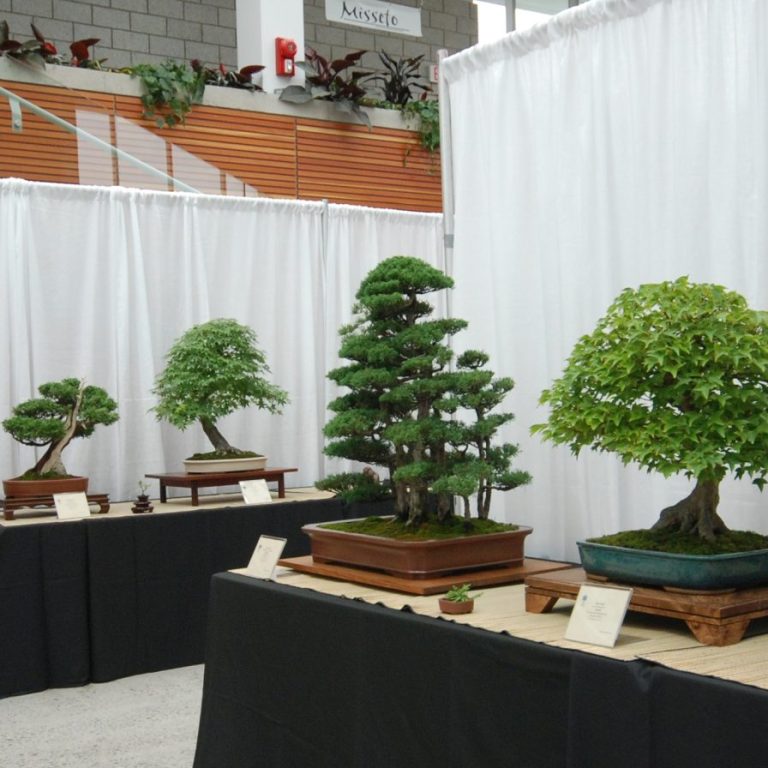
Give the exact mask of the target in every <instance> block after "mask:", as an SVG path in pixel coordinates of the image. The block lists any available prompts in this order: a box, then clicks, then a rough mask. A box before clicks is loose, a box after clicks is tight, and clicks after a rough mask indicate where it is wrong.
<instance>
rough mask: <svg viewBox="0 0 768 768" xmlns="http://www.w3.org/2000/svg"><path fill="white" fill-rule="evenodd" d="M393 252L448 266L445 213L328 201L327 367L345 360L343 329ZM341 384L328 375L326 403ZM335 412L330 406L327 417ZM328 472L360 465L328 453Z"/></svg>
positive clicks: (439, 309)
mask: <svg viewBox="0 0 768 768" xmlns="http://www.w3.org/2000/svg"><path fill="white" fill-rule="evenodd" d="M390 256H414V257H417V258H420V259H423V260H424V261H426V262H427V263H429V264H431V265H432V266H434V267H436V268H437V269H439V270H441V271H446V266H445V251H444V248H443V217H442V215H441V214H435V213H409V212H407V211H393V210H382V209H379V208H365V207H361V206H351V205H329V206H328V215H327V249H326V253H325V265H326V273H327V276H328V279H327V285H326V289H327V295H326V302H325V303H326V308H327V311H326V320H327V326H326V328H325V340H326V343H325V349H326V355H325V361H324V363H325V370H326V371H330V370H332V369H334V368H338V367H339V366H341V365H345V364H346V361H344V360H341V359H340V358H339V354H338V352H339V343H340V337H339V329H340V328H341V327H342V326H343V325H346V324H347V323H349V322H350V321H351V320H352V318H353V314H352V307H353V305H354V303H355V294H356V293H357V289H358V288H359V286H360V282H361V281H362V280H363V278H364V277H365V276H366V275H367V274H368V272H370V271H371V270H372V269H373V268H374V267H375V266H376V265H377V264H378V263H379V262H381V261H383V260H384V259H387V258H389V257H390ZM433 302H434V304H435V316H438V317H442V316H445V313H446V304H447V297H446V295H445V292H442V293H441V294H439V295H436V296H434V297H433ZM340 392H341V390H340V389H339V388H338V387H337V386H336V385H335V384H334V383H333V382H331V381H328V380H327V379H326V380H325V388H324V394H323V403H324V404H327V403H329V402H331V400H333V399H334V398H336V397H338V396H339V394H340ZM332 415H333V414H332V413H331V412H330V411H326V412H325V420H326V421H327V419H328V418H330V417H331V416H332ZM323 467H324V472H323V474H324V475H327V474H331V473H334V472H343V471H354V470H356V469H359V468H360V467H359V466H358V465H357V464H355V463H353V462H347V461H342V460H340V459H329V458H327V457H325V458H324V465H323Z"/></svg>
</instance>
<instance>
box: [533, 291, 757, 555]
mask: <svg viewBox="0 0 768 768" xmlns="http://www.w3.org/2000/svg"><path fill="white" fill-rule="evenodd" d="M541 402H542V403H544V404H547V405H549V407H550V414H549V419H548V420H547V422H546V423H543V424H537V425H535V426H534V427H533V431H534V432H539V433H540V434H541V435H542V436H543V437H544V438H545V439H546V440H551V441H552V442H554V443H558V444H564V445H568V446H570V448H571V450H572V451H573V453H575V454H578V453H579V451H580V450H581V449H582V448H584V447H591V448H594V449H595V450H598V451H609V452H612V453H616V454H617V455H618V456H619V457H620V458H621V460H622V461H623V462H624V463H625V464H628V463H630V462H634V463H636V464H638V465H639V466H641V467H643V468H644V469H646V470H648V471H649V472H651V471H654V472H660V473H661V474H662V475H664V476H665V477H668V476H670V475H673V474H676V473H683V474H684V475H685V476H686V477H689V478H692V479H694V480H695V481H696V485H695V487H694V489H693V491H692V492H691V494H690V495H689V496H687V497H686V498H685V499H683V500H681V501H679V502H678V503H676V504H674V505H672V506H670V507H668V508H666V509H664V510H662V512H661V514H660V517H659V519H658V521H657V522H656V523H655V524H654V526H653V529H655V530H657V531H660V530H663V529H668V530H669V531H670V532H674V531H676V532H679V533H681V534H694V535H695V536H698V537H700V538H702V539H704V540H706V541H709V542H714V541H715V540H716V538H717V537H718V535H720V534H723V533H726V532H727V530H728V528H727V526H726V524H725V523H724V522H723V520H722V519H721V517H720V516H719V514H718V512H717V507H718V502H719V487H720V482H721V481H722V479H723V478H724V477H725V475H726V474H727V473H728V472H733V473H734V475H735V476H736V477H737V478H741V477H744V476H748V477H751V478H752V482H753V483H754V484H755V485H757V486H758V487H759V488H760V489H762V487H763V485H764V484H765V482H766V473H768V421H766V418H765V414H766V411H767V410H768V314H767V313H764V312H757V311H754V310H752V309H750V308H749V307H748V306H747V302H746V300H745V299H744V298H743V297H742V296H741V295H739V294H738V293H735V292H733V291H729V290H727V289H726V288H724V287H723V286H720V285H711V284H706V283H691V282H689V281H688V279H687V278H686V277H681V278H679V279H677V280H675V281H670V282H663V283H653V284H647V285H641V286H640V287H639V288H637V289H631V288H627V289H626V290H624V291H623V292H622V293H621V294H620V295H619V296H618V298H617V299H616V300H615V301H614V302H613V304H611V306H610V307H609V308H608V311H607V313H606V315H605V316H604V317H603V318H602V319H601V320H599V321H598V323H597V327H596V328H595V330H594V331H593V333H591V334H590V335H587V336H584V337H582V338H581V339H580V340H579V341H578V342H577V344H576V346H575V347H574V349H573V352H572V353H571V356H570V357H569V359H568V363H567V365H566V368H565V370H564V372H563V375H562V376H561V377H560V378H559V379H557V380H556V381H555V382H554V383H553V384H552V386H551V387H549V389H547V390H545V391H544V392H543V394H542V396H541Z"/></svg>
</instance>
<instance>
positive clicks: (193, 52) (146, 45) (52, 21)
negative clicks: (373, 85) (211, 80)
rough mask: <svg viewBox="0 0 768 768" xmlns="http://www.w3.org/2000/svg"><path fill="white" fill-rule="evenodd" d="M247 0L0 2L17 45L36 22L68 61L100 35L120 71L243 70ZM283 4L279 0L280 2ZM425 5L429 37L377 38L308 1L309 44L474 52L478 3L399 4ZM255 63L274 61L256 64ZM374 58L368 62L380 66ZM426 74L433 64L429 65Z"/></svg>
mask: <svg viewBox="0 0 768 768" xmlns="http://www.w3.org/2000/svg"><path fill="white" fill-rule="evenodd" d="M236 1H239V2H248V0H0V20H2V19H5V20H6V21H7V22H8V24H9V26H10V29H11V36H12V37H13V38H14V39H16V40H21V41H23V40H28V39H30V38H31V37H32V31H31V29H30V26H29V25H30V23H34V24H35V25H36V26H37V27H38V28H39V29H40V31H41V32H42V33H43V34H44V35H45V36H46V38H47V39H49V40H51V41H52V42H53V43H54V44H55V45H56V47H57V48H58V50H59V53H60V54H61V55H62V56H64V57H66V58H68V57H69V44H70V43H71V42H72V41H74V40H80V39H84V38H88V37H98V38H99V39H100V42H99V43H98V45H96V47H95V49H94V53H95V57H96V58H98V59H106V61H105V63H104V65H105V66H106V67H111V68H115V69H118V68H120V67H127V66H131V65H133V64H140V63H145V62H146V63H155V62H161V61H165V60H166V59H168V58H171V59H175V60H177V61H189V60H190V59H195V58H196V59H200V60H201V61H203V62H205V63H207V64H209V65H216V64H218V63H219V62H221V63H223V64H224V65H226V66H227V67H230V68H234V67H235V66H236V65H237V47H236V45H237V44H236V32H235V29H236V8H235V3H236ZM274 2H280V0H274ZM397 4H398V5H408V6H411V7H416V6H420V7H421V8H422V14H421V24H422V37H421V38H415V37H405V36H402V35H393V34H388V33H378V32H376V33H373V32H369V31H368V30H366V29H364V28H361V27H352V26H347V25H341V24H334V23H331V22H329V21H327V20H326V18H325V0H305V2H304V36H305V44H306V45H307V46H310V47H312V48H314V49H315V50H317V51H318V52H319V53H320V54H322V55H323V56H326V57H331V58H337V57H340V56H343V55H345V54H346V53H349V52H350V51H354V50H360V49H365V50H368V51H386V52H387V53H389V54H390V55H392V56H394V57H395V58H400V57H403V56H406V57H411V56H419V55H422V54H423V55H424V59H425V62H436V61H437V51H438V50H439V49H440V48H447V49H448V50H449V52H451V53H455V52H456V51H459V50H462V49H463V48H467V47H469V46H470V45H473V44H474V43H476V42H477V9H476V7H475V5H474V4H473V3H472V2H471V0H397ZM249 63H252V64H268V63H271V62H264V61H254V62H249ZM377 63H378V58H377V57H376V56H375V54H368V55H367V56H366V58H365V59H364V64H365V65H367V66H369V67H375V66H377ZM425 72H426V67H425Z"/></svg>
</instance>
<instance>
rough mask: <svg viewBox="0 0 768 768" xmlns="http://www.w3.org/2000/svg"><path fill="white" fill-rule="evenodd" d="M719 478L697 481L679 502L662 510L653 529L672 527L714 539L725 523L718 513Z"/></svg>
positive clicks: (725, 529)
mask: <svg viewBox="0 0 768 768" xmlns="http://www.w3.org/2000/svg"><path fill="white" fill-rule="evenodd" d="M719 489H720V481H719V480H701V479H697V480H696V487H695V488H694V489H693V491H691V493H690V495H689V496H686V498H684V499H683V500H682V501H678V502H677V504H674V505H673V506H671V507H667V508H666V509H663V510H662V511H661V514H660V515H659V519H658V520H657V521H656V523H655V524H654V525H653V527H652V530H659V529H661V528H672V529H676V530H678V531H680V533H695V534H697V535H698V536H701V538H703V539H706V540H707V541H714V540H715V537H716V536H717V534H718V533H725V532H726V531H727V530H728V526H727V525H726V524H725V523H724V522H723V521H722V519H721V518H720V515H718V514H717V505H718V502H719V501H720V490H719Z"/></svg>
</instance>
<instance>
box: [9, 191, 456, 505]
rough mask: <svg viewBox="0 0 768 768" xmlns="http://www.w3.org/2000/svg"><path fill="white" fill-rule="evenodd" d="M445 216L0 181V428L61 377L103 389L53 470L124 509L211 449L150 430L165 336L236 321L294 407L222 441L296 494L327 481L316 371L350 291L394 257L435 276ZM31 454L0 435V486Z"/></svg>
mask: <svg viewBox="0 0 768 768" xmlns="http://www.w3.org/2000/svg"><path fill="white" fill-rule="evenodd" d="M441 220H442V217H440V216H438V215H435V214H424V215H420V214H408V213H400V212H397V211H381V210H378V209H367V208H365V209H362V208H361V209H355V208H353V207H351V206H326V205H324V204H323V203H312V202H302V201H293V200H291V201H287V200H270V199H265V198H222V197H213V196H205V195H188V194H183V193H176V194H170V193H165V192H148V191H141V190H128V189H123V188H104V187H76V186H68V185H56V184H39V183H33V182H26V181H19V180H13V179H11V180H2V181H0V231H1V232H2V233H3V242H4V248H3V249H2V251H1V252H0V302H1V304H0V334H2V336H3V338H5V339H6V340H7V343H6V344H5V345H4V347H3V351H2V353H0V364H2V371H3V375H2V378H0V382H2V383H0V418H6V417H7V415H10V412H11V409H12V407H13V406H14V405H15V404H17V403H19V402H21V401H23V400H26V399H28V398H30V397H33V396H35V395H36V394H37V392H36V390H37V387H38V386H39V385H40V384H42V383H45V382H47V381H54V380H59V379H62V378H65V377H70V376H71V377H76V378H85V379H86V380H87V381H88V383H90V384H94V385H97V386H101V387H104V388H105V389H106V390H107V392H109V394H110V395H111V396H112V397H114V398H115V399H116V400H117V401H118V408H119V413H120V420H119V421H118V422H117V423H116V424H113V425H111V426H109V427H103V426H102V427H97V429H96V431H95V433H94V435H93V436H92V437H91V438H89V439H87V440H76V441H74V442H73V443H72V444H71V445H70V447H68V448H67V450H66V452H65V454H64V461H65V464H66V466H67V469H68V470H69V471H70V472H72V473H73V474H87V475H88V476H89V477H90V487H91V489H92V490H94V491H96V492H107V493H109V494H110V497H111V498H112V499H113V500H120V499H130V498H133V497H135V495H136V493H137V491H138V487H137V483H138V481H139V480H140V479H142V478H143V476H144V474H145V473H148V472H151V473H155V472H172V471H180V470H181V467H182V464H181V462H182V460H183V459H184V458H185V457H187V456H189V455H190V454H192V453H195V452H197V451H202V450H209V448H210V446H208V444H207V440H206V438H205V436H204V435H203V432H202V430H201V429H200V427H199V426H198V425H196V424H195V425H192V426H191V427H189V428H188V429H187V430H185V431H184V432H180V431H179V430H177V429H175V428H174V427H172V426H170V425H168V424H166V423H160V422H157V420H156V419H155V418H154V415H153V414H152V413H151V408H152V406H153V405H154V403H155V399H154V397H153V395H152V392H151V390H152V387H153V385H154V381H155V378H156V376H157V375H158V373H159V372H160V371H161V370H162V369H163V368H164V365H165V360H164V358H165V355H166V354H167V352H168V350H169V348H170V346H171V344H172V343H173V341H174V340H175V339H177V338H178V337H179V336H181V335H182V334H183V333H184V332H185V331H186V330H187V329H188V328H189V327H190V326H192V325H194V324H197V323H201V322H205V321H206V320H209V319H212V318H214V317H231V318H234V319H235V320H237V321H238V322H241V323H244V324H246V325H249V326H251V327H252V328H253V329H254V330H255V332H256V334H257V337H258V343H259V345H260V346H261V347H262V348H263V349H264V351H265V353H266V356H267V361H268V363H269V365H270V368H271V379H272V381H274V382H275V383H276V384H278V385H279V386H281V387H283V388H284V389H286V390H287V391H288V393H289V395H290V403H289V405H288V406H287V407H286V408H285V409H284V413H283V414H282V415H271V414H266V413H262V412H260V411H258V410H256V409H254V408H250V409H245V410H242V411H238V412H236V413H234V414H232V415H230V416H228V417H226V418H225V419H223V420H222V421H221V423H220V426H221V430H222V432H223V433H224V434H225V436H226V437H227V439H228V440H229V441H230V442H231V443H232V444H233V445H236V446H238V447H240V448H243V449H250V450H258V451H261V452H264V453H266V454H268V456H269V463H270V464H271V465H272V466H295V467H298V468H299V471H298V473H296V474H294V475H292V476H291V477H290V478H289V479H290V484H291V485H294V486H300V485H311V484H312V483H313V482H314V481H315V480H317V479H318V478H320V477H322V476H323V474H324V472H325V462H324V458H323V455H322V448H323V444H324V440H323V436H322V428H323V425H324V423H325V420H326V407H325V406H326V399H325V398H326V395H327V391H326V379H325V374H326V371H327V364H328V360H329V359H330V358H332V356H333V355H334V354H335V352H336V350H337V349H338V343H337V337H336V332H337V328H338V325H339V324H340V322H343V321H345V320H344V319H343V318H346V317H347V315H345V313H348V312H349V311H350V310H351V306H352V303H353V301H354V292H355V290H356V289H357V284H358V283H359V281H360V280H361V279H362V277H363V276H364V275H365V274H366V272H367V271H368V270H369V269H371V268H372V267H373V266H375V264H376V263H377V262H378V261H380V260H381V259H383V258H387V257H388V256H391V255H394V254H395V253H400V252H403V253H409V254H411V255H414V256H420V257H422V258H425V259H427V260H428V261H430V262H431V263H435V264H436V265H438V266H441V265H442V230H441ZM341 222H346V223H344V224H341ZM328 253H331V254H333V256H332V257H331V258H326V254H328ZM345 259H349V260H350V262H351V263H350V264H349V265H346V264H344V263H343V261H344V260H345ZM34 460H35V451H34V449H32V448H28V447H23V446H19V445H18V444H17V443H16V442H15V441H13V440H12V439H11V438H10V436H8V435H6V439H4V440H2V441H0V467H2V476H3V477H13V476H16V475H18V474H20V473H21V472H23V471H24V470H26V469H28V468H29V467H30V466H32V465H33V464H34ZM179 493H182V494H183V493H184V492H183V491H179Z"/></svg>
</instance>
